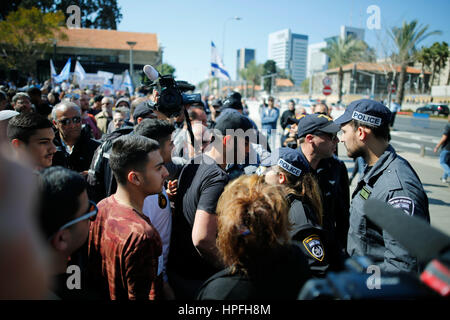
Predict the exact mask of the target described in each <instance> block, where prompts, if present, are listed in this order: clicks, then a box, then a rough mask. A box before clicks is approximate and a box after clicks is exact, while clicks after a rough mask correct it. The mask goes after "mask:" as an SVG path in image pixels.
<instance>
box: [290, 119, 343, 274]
mask: <svg viewBox="0 0 450 320" xmlns="http://www.w3.org/2000/svg"><path fill="white" fill-rule="evenodd" d="M338 131H339V126H338V125H336V124H334V123H333V120H332V119H331V118H330V117H328V116H327V115H323V114H309V115H306V116H304V117H301V118H300V119H299V121H298V130H297V136H298V138H299V141H298V145H299V146H300V147H299V149H298V150H299V151H300V153H301V155H302V156H303V157H305V159H306V160H307V161H308V163H309V165H310V166H311V172H312V173H313V174H314V175H315V176H316V178H317V180H318V182H319V187H320V190H321V192H322V204H323V228H324V229H325V230H326V232H327V233H328V234H329V237H330V238H329V243H330V244H329V245H328V247H329V250H328V251H329V254H330V255H331V257H330V256H329V258H330V267H331V269H334V270H336V269H340V268H342V267H343V264H342V263H343V262H344V256H345V251H346V250H345V248H346V245H347V233H348V210H349V207H350V195H349V193H350V189H349V183H348V173H347V168H346V167H345V164H344V163H343V162H342V161H341V160H339V159H338V158H337V157H335V156H334V152H335V150H336V145H337V143H338V142H339V139H338V138H337V136H336V134H337V132H338Z"/></svg>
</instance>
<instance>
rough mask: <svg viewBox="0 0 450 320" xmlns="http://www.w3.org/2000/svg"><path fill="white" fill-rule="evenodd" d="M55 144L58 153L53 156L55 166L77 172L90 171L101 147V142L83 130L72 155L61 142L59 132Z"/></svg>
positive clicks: (56, 134)
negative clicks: (95, 153) (97, 150)
mask: <svg viewBox="0 0 450 320" xmlns="http://www.w3.org/2000/svg"><path fill="white" fill-rule="evenodd" d="M53 143H54V144H55V146H56V153H55V155H54V156H53V166H62V167H64V168H67V169H70V170H73V171H76V172H82V171H86V170H89V166H90V165H91V161H92V157H93V156H94V152H95V150H96V149H97V147H98V146H99V145H100V142H98V141H97V140H94V139H92V138H91V137H90V132H89V131H88V130H84V129H83V130H81V134H80V138H79V139H78V141H77V143H75V145H74V147H73V151H72V153H71V154H69V153H68V152H67V151H66V148H65V147H64V145H63V143H62V142H61V138H60V136H59V132H56V133H55V139H54V140H53Z"/></svg>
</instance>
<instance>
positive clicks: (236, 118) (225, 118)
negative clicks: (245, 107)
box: [214, 112, 253, 136]
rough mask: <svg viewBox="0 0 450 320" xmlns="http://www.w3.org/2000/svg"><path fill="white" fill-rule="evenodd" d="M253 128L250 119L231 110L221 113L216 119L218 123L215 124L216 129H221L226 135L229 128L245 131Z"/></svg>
mask: <svg viewBox="0 0 450 320" xmlns="http://www.w3.org/2000/svg"><path fill="white" fill-rule="evenodd" d="M252 128H253V126H252V123H251V122H250V120H249V119H248V118H247V117H246V116H243V115H241V114H240V113H239V112H230V113H225V114H223V115H220V116H219V117H218V118H217V119H216V124H215V126H214V129H217V130H219V131H220V132H221V133H222V134H223V135H224V136H225V135H226V134H227V129H231V130H237V129H242V130H244V132H245V131H247V130H248V129H252Z"/></svg>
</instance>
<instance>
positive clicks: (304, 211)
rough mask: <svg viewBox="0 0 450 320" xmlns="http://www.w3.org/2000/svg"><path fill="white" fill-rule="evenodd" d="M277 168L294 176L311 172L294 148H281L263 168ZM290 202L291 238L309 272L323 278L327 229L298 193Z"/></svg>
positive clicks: (266, 160)
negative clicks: (325, 229) (324, 240)
mask: <svg viewBox="0 0 450 320" xmlns="http://www.w3.org/2000/svg"><path fill="white" fill-rule="evenodd" d="M275 165H278V166H279V167H280V168H283V169H284V170H286V171H287V172H289V173H291V174H293V175H294V176H297V177H299V178H300V177H301V175H302V173H303V174H304V173H306V172H310V171H311V170H310V166H309V164H308V162H307V161H306V160H305V159H304V158H303V157H302V155H301V154H300V153H299V152H298V151H297V150H294V149H291V148H286V147H285V148H279V149H277V150H275V152H273V153H272V154H271V156H270V157H268V158H266V159H264V160H263V161H262V162H261V166H263V167H271V166H275ZM287 200H288V203H289V222H290V225H291V228H290V231H289V233H290V236H291V239H292V243H293V244H294V245H297V246H298V247H299V248H300V249H301V250H302V252H303V255H304V256H305V258H306V259H307V261H308V265H309V269H310V272H311V274H312V275H313V276H314V277H324V276H325V273H326V271H327V270H328V268H329V263H328V252H327V251H326V249H325V247H324V245H323V241H322V239H323V237H324V236H325V235H324V233H325V232H324V230H323V229H322V227H321V226H320V224H319V221H318V217H317V215H316V214H315V212H314V211H313V210H312V208H311V206H310V205H309V204H308V203H307V201H306V198H304V197H301V196H299V195H295V194H289V195H288V196H287Z"/></svg>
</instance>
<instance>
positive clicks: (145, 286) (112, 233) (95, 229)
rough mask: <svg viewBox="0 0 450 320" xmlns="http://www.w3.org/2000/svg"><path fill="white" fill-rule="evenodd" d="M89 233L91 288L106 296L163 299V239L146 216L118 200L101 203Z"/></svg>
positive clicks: (112, 197)
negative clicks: (160, 261) (160, 267)
mask: <svg viewBox="0 0 450 320" xmlns="http://www.w3.org/2000/svg"><path fill="white" fill-rule="evenodd" d="M98 209H99V211H98V215H97V218H96V219H95V221H94V222H92V223H91V226H90V232H89V287H90V288H92V289H93V290H95V291H96V293H98V294H99V295H100V296H102V297H105V298H107V297H109V298H110V299H112V300H116V299H130V300H135V299H150V300H155V299H160V298H161V293H162V291H161V289H162V273H161V274H159V275H158V260H159V259H158V258H159V257H160V256H161V254H162V244H161V238H160V237H159V234H158V231H157V230H156V229H155V228H154V227H153V225H152V224H151V222H150V220H149V219H148V218H147V217H146V216H144V215H143V214H142V213H140V212H138V211H136V210H134V209H133V208H131V207H127V206H124V205H122V204H120V203H118V202H117V201H116V199H115V198H114V195H112V196H110V197H108V198H106V199H104V200H102V201H100V202H99V203H98Z"/></svg>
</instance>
